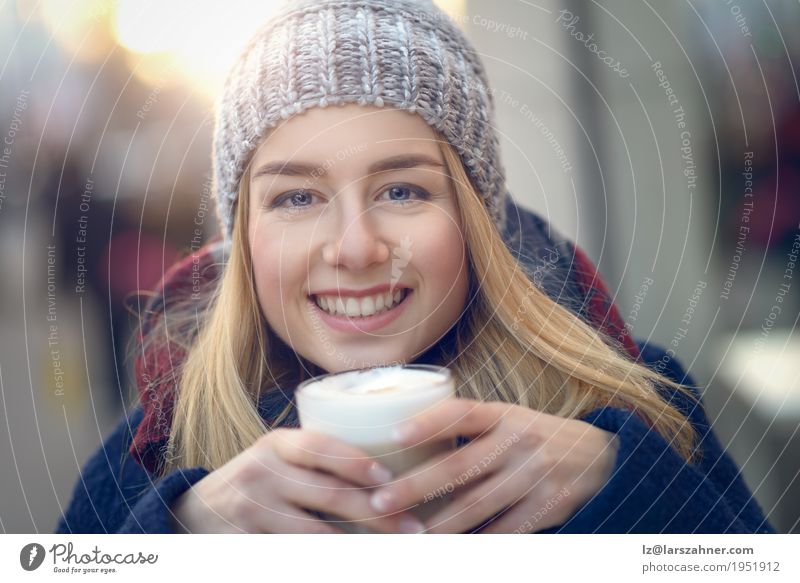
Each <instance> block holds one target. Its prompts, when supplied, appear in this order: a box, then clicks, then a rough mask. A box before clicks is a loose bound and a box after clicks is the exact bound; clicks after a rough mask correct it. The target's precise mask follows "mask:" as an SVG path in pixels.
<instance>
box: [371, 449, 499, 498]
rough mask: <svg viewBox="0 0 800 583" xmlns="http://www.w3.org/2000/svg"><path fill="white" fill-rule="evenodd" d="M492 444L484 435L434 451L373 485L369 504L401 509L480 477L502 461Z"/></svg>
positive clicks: (490, 471) (437, 496)
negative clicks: (456, 446) (389, 479)
mask: <svg viewBox="0 0 800 583" xmlns="http://www.w3.org/2000/svg"><path fill="white" fill-rule="evenodd" d="M496 447H497V444H496V443H495V440H493V439H491V438H489V437H484V438H481V439H476V440H474V441H472V442H470V443H469V444H467V445H465V446H463V447H460V448H459V449H456V450H451V451H446V452H443V453H441V454H438V455H436V456H434V457H432V458H431V459H429V460H427V461H425V462H423V463H422V464H420V465H419V466H417V467H415V468H413V469H412V470H409V472H407V473H406V474H403V475H401V476H398V478H397V479H396V480H394V481H393V482H390V483H388V484H385V485H384V486H382V487H380V488H377V489H376V490H375V491H374V493H373V495H372V498H371V501H372V504H373V508H375V510H377V511H380V512H394V511H397V510H404V509H407V508H410V507H413V506H415V505H416V504H418V503H424V502H428V501H430V500H433V499H435V498H439V497H442V496H444V495H445V494H449V493H451V492H453V491H455V490H457V489H459V488H462V487H464V486H466V485H467V484H470V483H473V482H475V481H478V480H482V479H484V478H486V477H487V476H489V475H490V474H492V473H494V472H496V471H497V470H498V469H499V468H501V467H503V465H504V464H503V462H502V460H501V458H499V457H498V456H497V454H496V452H495V450H496Z"/></svg>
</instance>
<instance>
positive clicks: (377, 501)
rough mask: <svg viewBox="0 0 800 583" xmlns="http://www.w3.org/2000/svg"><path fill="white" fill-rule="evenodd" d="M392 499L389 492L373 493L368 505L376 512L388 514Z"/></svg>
mask: <svg viewBox="0 0 800 583" xmlns="http://www.w3.org/2000/svg"><path fill="white" fill-rule="evenodd" d="M392 501H393V497H392V495H391V494H389V492H380V491H378V492H375V493H374V494H373V495H372V496H371V497H370V499H369V503H370V504H372V507H373V508H374V509H375V510H377V511H378V512H389V510H390V509H391V507H392Z"/></svg>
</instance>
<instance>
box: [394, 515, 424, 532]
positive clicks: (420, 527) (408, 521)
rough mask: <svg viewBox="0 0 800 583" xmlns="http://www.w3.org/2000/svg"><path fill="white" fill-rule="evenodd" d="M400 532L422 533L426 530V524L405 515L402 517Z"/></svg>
mask: <svg viewBox="0 0 800 583" xmlns="http://www.w3.org/2000/svg"><path fill="white" fill-rule="evenodd" d="M399 526H400V532H402V533H405V534H420V533H422V532H425V525H424V524H422V523H421V522H420V521H419V520H417V519H416V518H414V517H412V516H404V517H403V518H401V519H400V525H399Z"/></svg>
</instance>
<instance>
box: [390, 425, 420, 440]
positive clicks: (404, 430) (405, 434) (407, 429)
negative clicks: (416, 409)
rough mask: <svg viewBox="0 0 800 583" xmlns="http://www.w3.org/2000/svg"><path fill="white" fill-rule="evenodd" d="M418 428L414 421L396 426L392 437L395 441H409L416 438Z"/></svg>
mask: <svg viewBox="0 0 800 583" xmlns="http://www.w3.org/2000/svg"><path fill="white" fill-rule="evenodd" d="M416 429H417V426H416V424H415V423H414V422H413V421H406V422H404V423H401V424H400V425H396V426H395V427H394V429H393V430H392V437H393V438H394V440H395V441H400V442H404V441H408V440H409V439H411V438H412V437H413V436H414V433H415V432H416Z"/></svg>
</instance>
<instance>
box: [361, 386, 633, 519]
mask: <svg viewBox="0 0 800 583" xmlns="http://www.w3.org/2000/svg"><path fill="white" fill-rule="evenodd" d="M404 427H405V428H407V429H408V431H406V432H404V436H401V434H398V438H399V440H400V441H401V443H402V444H403V445H405V446H412V445H415V444H419V443H422V442H425V441H429V440H436V441H438V440H442V439H448V440H452V439H453V438H454V437H456V436H459V435H463V436H468V437H474V439H472V441H470V442H469V443H468V444H467V445H465V446H463V447H461V448H458V449H456V450H454V451H449V452H445V453H442V454H439V455H437V456H435V457H434V458H432V459H430V460H428V461H427V462H425V463H423V464H420V465H419V466H417V467H416V468H413V469H411V470H409V471H408V472H406V473H404V474H403V475H401V476H398V477H397V479H396V480H395V481H393V482H392V483H390V484H387V485H385V486H382V487H381V488H378V489H377V490H375V492H374V494H373V497H372V504H373V507H374V508H375V509H376V511H381V512H394V511H396V510H402V509H409V508H411V507H414V506H416V505H417V504H418V503H422V502H426V501H428V500H432V499H434V498H437V497H439V496H442V495H444V494H447V493H451V496H452V501H451V502H450V503H449V504H446V505H445V506H444V507H443V508H442V509H441V510H439V511H438V512H437V513H436V514H435V515H434V516H432V517H430V518H429V519H428V520H426V521H425V526H426V527H427V528H426V530H425V532H429V533H460V532H468V531H470V530H472V529H474V528H476V527H478V526H480V525H481V524H483V523H484V522H486V521H487V520H488V519H490V518H492V517H495V518H494V520H492V521H491V522H489V523H488V524H487V525H486V526H485V527H483V528H482V529H481V530H480V532H483V533H502V532H518V533H519V532H536V531H539V530H544V529H547V528H550V527H553V526H556V525H559V524H562V523H564V522H565V521H566V520H567V519H568V518H570V517H571V516H572V515H573V514H574V513H575V512H576V511H577V510H578V509H579V508H580V507H581V506H582V505H583V504H584V503H586V502H587V501H588V500H589V499H590V498H591V497H592V496H593V495H594V494H595V493H596V492H597V491H598V490H599V489H600V488H601V487H602V486H603V485H604V484H605V483H606V482H607V480H608V478H609V476H610V474H611V471H612V470H613V468H614V464H615V462H616V454H617V450H618V438H617V436H616V435H615V434H613V433H609V432H607V431H603V430H602V429H599V428H597V427H594V426H593V425H590V424H589V423H585V422H583V421H578V420H571V419H564V418H561V417H556V416H553V415H547V414H545V413H541V412H539V411H535V410H533V409H529V408H527V407H522V406H519V405H510V404H507V403H501V402H480V401H475V400H471V399H450V400H447V401H444V402H443V403H441V404H440V405H437V406H436V407H435V408H432V409H430V410H429V411H426V412H425V413H422V414H420V415H417V416H416V417H414V419H413V420H409V421H408V422H406V423H405V424H404Z"/></svg>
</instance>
